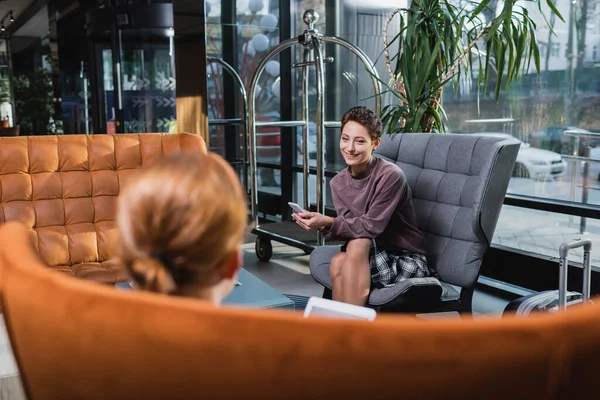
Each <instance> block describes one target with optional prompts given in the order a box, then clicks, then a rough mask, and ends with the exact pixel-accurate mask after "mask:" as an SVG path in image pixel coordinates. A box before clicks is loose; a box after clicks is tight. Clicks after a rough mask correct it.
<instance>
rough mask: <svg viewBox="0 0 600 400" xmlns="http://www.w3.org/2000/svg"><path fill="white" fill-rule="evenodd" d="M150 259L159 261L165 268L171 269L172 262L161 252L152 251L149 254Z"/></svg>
mask: <svg viewBox="0 0 600 400" xmlns="http://www.w3.org/2000/svg"><path fill="white" fill-rule="evenodd" d="M149 255H150V258H154V259H155V260H158V261H160V262H161V263H162V264H163V265H164V266H165V267H167V268H169V269H172V268H173V262H172V261H171V259H170V258H168V257H166V256H165V254H164V253H163V252H162V251H153V252H152V253H150V254H149Z"/></svg>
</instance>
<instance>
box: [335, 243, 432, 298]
mask: <svg viewBox="0 0 600 400" xmlns="http://www.w3.org/2000/svg"><path fill="white" fill-rule="evenodd" d="M342 251H346V245H345V244H344V246H342ZM369 267H370V269H371V286H372V287H375V288H379V289H381V288H384V287H391V286H394V284H396V283H398V282H402V281H403V280H406V279H410V278H425V277H428V276H435V275H436V274H435V272H434V271H433V270H432V269H431V268H429V266H428V265H427V257H425V255H423V254H414V253H410V252H408V251H405V250H401V251H399V252H394V253H391V252H388V251H386V250H383V249H381V248H378V247H377V243H376V241H375V239H371V250H370V251H369Z"/></svg>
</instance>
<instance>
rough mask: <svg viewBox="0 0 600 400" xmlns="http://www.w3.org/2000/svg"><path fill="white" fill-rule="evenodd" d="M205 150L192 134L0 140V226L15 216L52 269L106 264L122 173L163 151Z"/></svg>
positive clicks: (122, 177) (113, 239)
mask: <svg viewBox="0 0 600 400" xmlns="http://www.w3.org/2000/svg"><path fill="white" fill-rule="evenodd" d="M184 150H190V151H196V152H205V151H206V148H205V145H204V141H203V139H202V137H200V136H199V135H191V134H179V135H169V134H141V135H138V134H123V135H64V136H28V137H14V138H0V223H3V222H6V221H20V222H22V223H24V224H25V225H26V226H28V227H29V228H31V229H33V234H34V236H35V239H34V243H35V244H36V246H37V249H38V251H39V253H40V255H41V256H42V258H43V260H44V261H45V263H46V264H48V265H49V266H51V267H56V266H72V265H74V264H79V263H87V262H102V261H106V260H107V259H108V258H109V255H110V254H111V248H112V243H114V242H115V240H116V233H117V232H116V228H115V212H116V200H117V196H118V195H119V190H120V188H121V186H122V184H123V182H124V180H125V179H127V177H128V176H129V175H130V174H131V173H132V172H134V171H135V170H137V169H139V168H140V167H142V166H143V165H145V164H148V163H151V162H153V161H154V160H156V159H157V158H159V157H161V156H162V155H165V154H171V153H176V152H180V151H184Z"/></svg>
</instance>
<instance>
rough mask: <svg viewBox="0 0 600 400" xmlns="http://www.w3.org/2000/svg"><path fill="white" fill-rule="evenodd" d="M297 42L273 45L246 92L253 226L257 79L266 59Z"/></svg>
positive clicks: (255, 205) (255, 177)
mask: <svg viewBox="0 0 600 400" xmlns="http://www.w3.org/2000/svg"><path fill="white" fill-rule="evenodd" d="M296 43H298V39H297V38H292V39H288V40H285V41H283V42H281V43H279V44H278V45H277V46H275V47H274V48H273V49H272V50H271V51H270V52H269V53H268V54H267V55H266V56H265V58H263V59H262V61H261V62H260V63H259V64H258V67H257V68H256V71H255V73H254V76H253V77H252V81H251V82H250V91H249V93H248V95H249V97H248V131H249V135H248V136H249V139H250V152H249V154H250V192H251V194H250V207H251V212H252V221H253V222H254V226H255V227H258V226H259V224H258V182H256V179H257V175H258V168H257V166H256V125H257V124H256V99H255V95H256V93H255V92H256V86H257V85H258V79H259V78H260V74H261V73H262V72H263V70H264V69H265V66H266V65H267V61H269V60H270V59H271V58H273V57H275V56H276V55H277V54H279V53H280V52H281V51H282V50H284V49H286V48H288V47H290V46H293V45H295V44H296ZM266 125H267V124H262V126H266ZM269 125H270V126H282V125H281V124H276V123H275V124H269ZM287 126H290V125H287ZM293 126H302V125H293Z"/></svg>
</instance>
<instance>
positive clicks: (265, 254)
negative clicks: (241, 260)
mask: <svg viewBox="0 0 600 400" xmlns="http://www.w3.org/2000/svg"><path fill="white" fill-rule="evenodd" d="M254 250H255V251H256V257H258V259H259V260H260V261H264V262H267V261H269V260H270V259H271V256H273V246H271V241H270V240H269V239H265V238H261V237H260V236H259V237H257V238H256V244H255V245H254Z"/></svg>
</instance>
